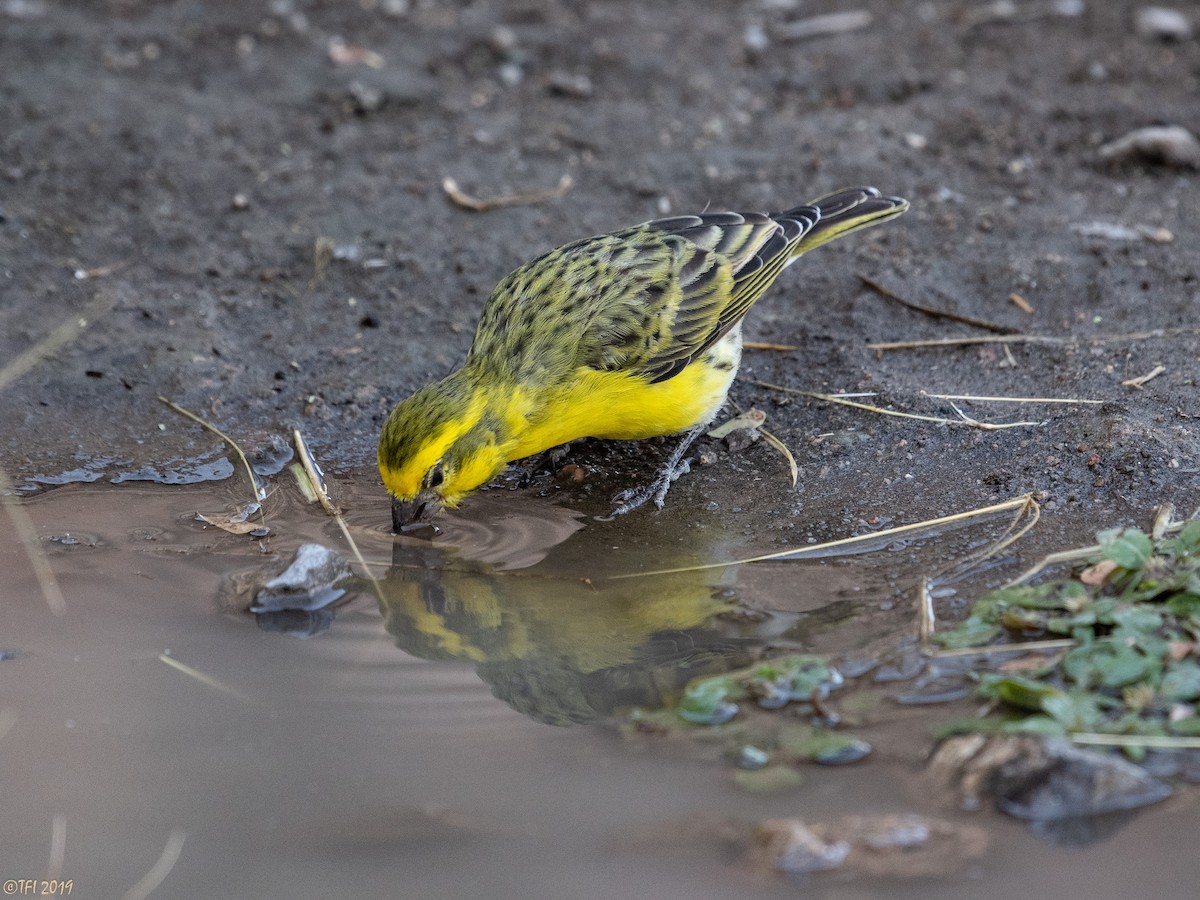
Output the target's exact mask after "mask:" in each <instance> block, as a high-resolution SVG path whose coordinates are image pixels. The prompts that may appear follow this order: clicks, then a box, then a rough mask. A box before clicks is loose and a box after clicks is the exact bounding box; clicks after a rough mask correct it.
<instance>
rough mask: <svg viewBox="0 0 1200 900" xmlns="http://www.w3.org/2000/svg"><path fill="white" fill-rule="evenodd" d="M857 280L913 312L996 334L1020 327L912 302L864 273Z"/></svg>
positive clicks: (1008, 332) (1006, 332) (1007, 332)
mask: <svg viewBox="0 0 1200 900" xmlns="http://www.w3.org/2000/svg"><path fill="white" fill-rule="evenodd" d="M858 280H859V281H861V282H862V283H863V284H864V285H866V286H867V287H869V288H870V289H871V290H873V291H874V292H875V293H877V294H878V295H879V296H880V297H885V298H886V299H888V300H891V301H893V302H894V303H899V304H900V305H901V306H903V307H904V308H905V309H911V310H912V311H913V312H919V313H922V314H923V315H926V316H932V317H933V318H935V319H949V320H950V321H952V322H961V323H962V324H963V325H972V326H974V327H975V328H982V329H984V330H986V331H991V332H994V333H996V334H1016V333H1017V332H1018V331H1019V330H1020V329H1018V328H1011V327H1009V326H1008V325H997V324H996V323H995V322H988V321H986V320H985V319H976V318H975V317H974V316H966V315H963V314H962V313H956V312H951V311H950V310H948V309H938V308H937V307H935V306H926V305H924V304H923V303H914V302H913V301H912V300H906V299H904V298H903V297H901V296H900V295H899V294H897V293H896V292H895V291H892V290H889V289H888V288H885V287H884V286H883V285H882V284H880V283H879V282H878V281H875V280H874V279H873V278H868V277H867V276H866V275H861V274H860V275H859V276H858Z"/></svg>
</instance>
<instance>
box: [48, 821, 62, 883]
mask: <svg viewBox="0 0 1200 900" xmlns="http://www.w3.org/2000/svg"><path fill="white" fill-rule="evenodd" d="M66 858H67V817H66V816H64V815H63V814H62V813H55V814H54V818H53V819H51V820H50V861H49V862H47V863H46V880H47V881H59V880H60V879H61V878H62V874H63V864H64V862H65V860H66Z"/></svg>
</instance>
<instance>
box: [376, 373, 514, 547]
mask: <svg viewBox="0 0 1200 900" xmlns="http://www.w3.org/2000/svg"><path fill="white" fill-rule="evenodd" d="M456 374H457V373H456ZM486 408H487V406H486V401H485V398H484V396H483V394H482V392H480V391H474V390H471V388H470V386H469V385H467V384H465V383H464V382H463V381H462V380H461V379H455V377H454V376H450V378H447V379H445V380H443V381H440V382H437V383H436V384H431V385H427V386H425V387H423V388H421V389H420V390H419V391H417V392H416V393H415V394H413V395H412V396H411V397H409V398H408V399H407V400H403V401H401V402H400V403H399V404H397V405H396V408H395V409H393V410H392V412H391V415H389V416H388V419H387V422H386V423H385V424H384V426H383V432H382V433H381V434H380V436H379V474H380V475H381V476H383V484H384V486H385V487H386V488H387V489H388V492H389V493H390V494H391V495H392V527H393V530H394V531H397V532H400V531H402V530H405V529H406V527H407V526H411V525H413V524H415V523H419V522H421V521H422V520H425V519H428V518H430V517H431V516H433V515H434V514H435V513H436V512H437V511H438V510H440V509H441V508H443V507H451V508H453V507H455V506H458V504H459V502H460V501H461V500H462V498H463V497H465V496H466V495H467V494H469V493H470V492H471V491H473V490H475V488H477V487H479V486H480V485H481V484H484V483H485V482H487V481H489V480H490V479H491V478H492V477H493V476H495V475H496V474H497V473H499V472H500V471H501V470H502V469H503V468H504V466H505V465H506V464H507V462H508V460H507V458H506V457H505V455H504V453H503V451H502V450H501V449H500V448H499V447H498V446H497V443H496V434H495V430H494V428H491V427H489V426H488V425H487V424H486V423H485V421H484V419H485V415H484V414H485V412H486Z"/></svg>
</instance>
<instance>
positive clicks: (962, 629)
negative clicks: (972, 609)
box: [933, 615, 1001, 650]
mask: <svg viewBox="0 0 1200 900" xmlns="http://www.w3.org/2000/svg"><path fill="white" fill-rule="evenodd" d="M1000 630H1001V629H1000V626H999V625H997V624H996V623H995V622H989V621H987V620H986V619H983V618H981V617H979V616H976V615H972V616H969V617H968V618H966V619H964V620H963V621H962V622H960V623H959V624H958V625H956V626H955V627H954V628H951V629H950V630H949V631H940V632H938V633H937V634H935V635H934V636H933V639H934V640H935V641H936V642H937V643H939V644H941V645H942V646H943V647H945V648H947V649H949V650H961V649H963V648H965V647H982V646H984V645H985V644H988V643H990V642H991V641H992V640H993V639H995V637H996V636H997V635H998V634H1000Z"/></svg>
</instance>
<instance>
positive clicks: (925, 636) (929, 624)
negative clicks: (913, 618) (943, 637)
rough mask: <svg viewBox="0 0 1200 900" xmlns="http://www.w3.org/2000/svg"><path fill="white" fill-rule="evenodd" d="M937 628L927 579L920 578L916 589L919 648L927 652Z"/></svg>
mask: <svg viewBox="0 0 1200 900" xmlns="http://www.w3.org/2000/svg"><path fill="white" fill-rule="evenodd" d="M936 627H937V616H936V614H935V613H934V609H933V595H932V594H930V593H929V579H928V578H922V579H921V584H920V585H919V586H918V588H917V636H918V638H919V639H920V641H921V648H922V649H923V650H927V649H928V648H929V642H930V640H932V639H933V633H934V630H935V628H936Z"/></svg>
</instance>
